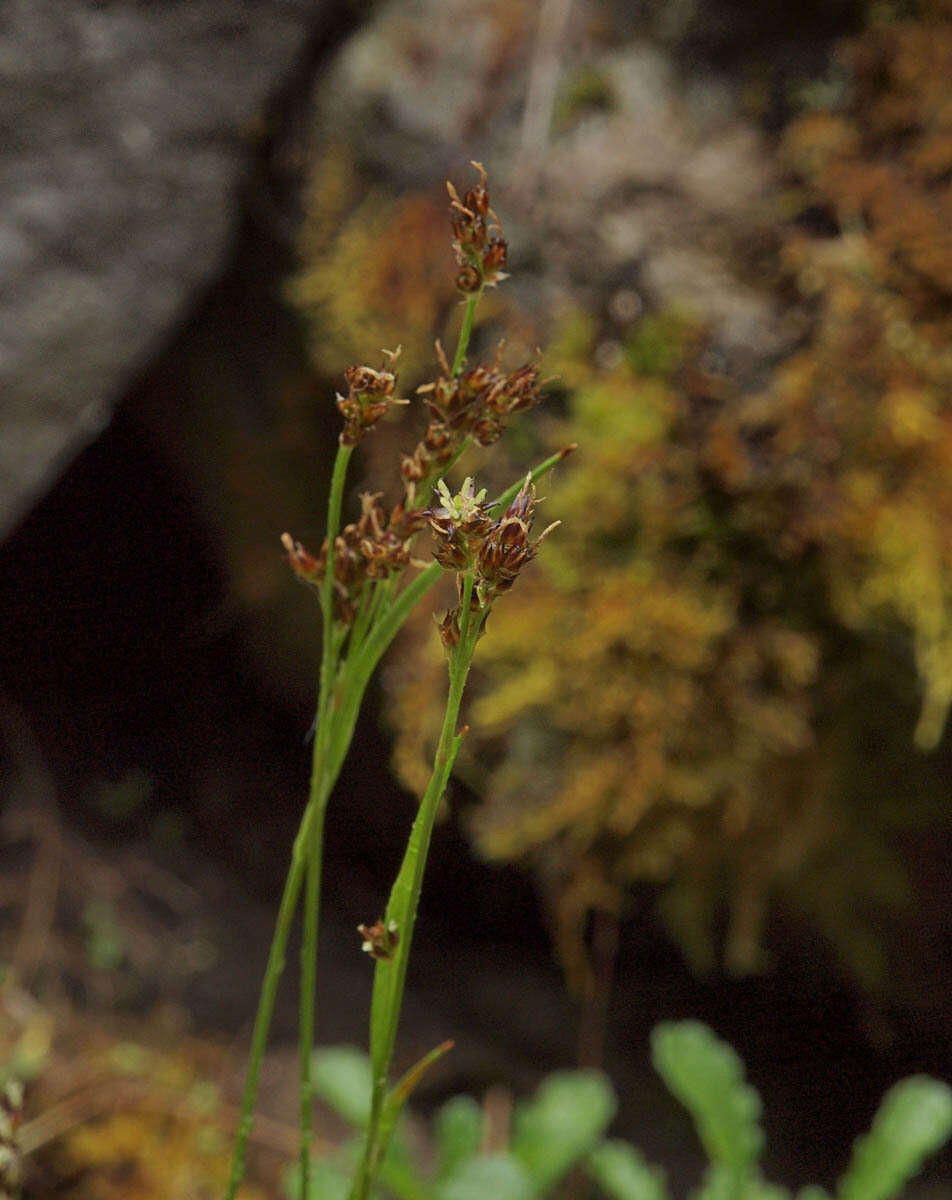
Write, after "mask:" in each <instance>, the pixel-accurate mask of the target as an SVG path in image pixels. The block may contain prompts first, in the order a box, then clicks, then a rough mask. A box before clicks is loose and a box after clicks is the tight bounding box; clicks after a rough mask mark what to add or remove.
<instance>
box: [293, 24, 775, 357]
mask: <svg viewBox="0 0 952 1200" xmlns="http://www.w3.org/2000/svg"><path fill="white" fill-rule="evenodd" d="M637 7H638V6H637V5H632V4H630V3H619V4H618V5H616V6H614V8H613V7H612V6H605V5H600V4H595V3H592V2H591V0H573V2H572V3H569V2H568V0H544V2H543V3H540V4H538V5H521V6H513V5H511V4H507V3H503V2H502V0H499V2H495V3H493V2H488V3H485V4H480V5H473V4H471V3H469V2H468V0H405V2H404V3H401V4H393V5H388V6H383V7H381V9H380V10H378V12H377V13H376V14H375V17H374V19H372V20H371V21H369V22H368V23H367V24H366V25H365V26H364V27H362V28H361V30H360V31H359V32H358V33H357V34H356V35H355V36H354V37H352V38H351V39H350V40H349V41H348V42H347V44H346V45H345V46H344V47H343V48H342V49H341V51H340V53H339V55H338V56H337V58H336V60H335V62H334V64H333V66H332V67H331V69H330V70H329V71H328V72H327V74H326V75H325V76H323V77H322V81H321V86H320V87H319V89H318V90H317V93H316V100H315V134H314V150H313V159H314V161H315V163H317V164H320V170H318V171H316V172H315V179H316V181H317V183H316V186H315V191H316V193H317V195H318V199H317V200H316V201H315V202H314V208H315V211H316V212H317V213H318V214H319V216H321V218H322V219H323V214H324V213H325V211H326V208H327V204H328V200H327V199H326V197H323V196H321V195H320V188H322V187H323V188H324V190H325V192H326V191H328V190H329V185H328V183H327V182H326V180H327V179H328V172H327V171H326V170H325V164H326V163H327V161H328V160H329V159H330V158H332V157H333V155H334V152H335V151H334V147H335V146H339V145H341V144H343V145H344V146H346V153H347V154H348V155H349V156H350V157H351V159H352V160H353V161H355V162H356V163H357V165H358V167H359V168H360V169H361V171H362V172H363V173H364V174H365V175H366V176H367V177H369V178H372V179H373V180H374V184H375V187H376V188H377V189H378V191H382V190H384V189H390V190H391V191H392V192H393V193H398V194H402V193H406V192H407V191H410V192H412V191H418V192H421V193H425V194H427V195H437V194H439V190H440V187H441V182H442V179H443V178H445V177H447V176H449V177H451V178H453V179H455V180H456V181H457V182H459V181H460V180H461V179H464V178H465V173H466V171H467V170H468V167H467V166H466V163H467V160H468V159H473V158H475V159H482V160H483V161H484V162H485V164H486V166H487V167H488V168H489V172H490V177H491V184H492V188H493V193H492V194H493V200H494V204H495V205H496V207H497V209H498V211H499V212H500V213H505V226H506V231H507V234H508V235H509V236H510V238H511V241H512V245H513V247H514V254H515V258H514V260H513V274H514V281H513V283H512V284H510V285H507V291H506V295H507V296H514V297H518V299H519V301H520V302H522V303H524V306H525V308H527V309H528V310H530V311H531V312H532V313H533V314H534V315H535V316H536V317H537V318H539V319H540V321H541V325H542V326H543V328H542V329H541V330H539V331H538V332H536V333H535V336H537V337H540V338H542V339H543V340H545V338H546V336H547V335H546V330H545V328H544V326H545V325H546V323H547V318H551V317H552V316H554V315H557V314H558V312H559V310H561V309H565V308H572V307H576V308H579V309H582V310H584V311H587V312H589V313H599V312H603V311H605V310H606V308H607V309H608V310H609V311H610V312H613V311H614V309H615V308H618V309H619V311H621V309H624V310H625V312H626V313H627V317H626V320H628V321H629V322H630V321H631V320H632V319H634V318H635V317H636V316H637V314H638V313H639V312H641V311H643V310H645V311H652V310H653V311H664V310H666V309H679V310H683V311H685V312H686V313H688V314H690V315H691V316H692V317H693V318H696V319H698V320H700V321H701V322H703V323H704V324H705V326H706V328H707V329H708V331H709V334H710V336H711V346H712V351H711V354H712V362H711V364H710V365H711V367H712V368H713V369H715V370H717V371H722V370H730V371H731V372H732V373H733V374H734V375H735V376H736V377H738V378H740V379H743V380H747V379H752V378H756V377H757V375H758V374H759V373H760V372H761V371H762V370H763V369H764V368H765V366H766V365H767V364H769V363H770V362H771V361H773V360H774V359H775V358H776V357H777V356H779V355H780V354H782V353H783V352H784V350H785V348H787V347H789V346H790V344H791V343H792V341H793V340H794V339H795V338H796V336H797V328H796V327H795V325H793V324H792V323H791V321H790V320H789V317H788V315H787V314H784V313H782V312H780V311H778V309H777V306H776V302H775V300H774V298H773V296H772V295H771V288H770V284H769V281H767V280H763V279H761V278H759V277H758V272H757V265H756V263H753V264H750V263H747V264H744V266H741V265H740V264H741V263H742V261H743V259H744V258H745V257H747V258H750V257H751V254H750V250H751V248H752V247H754V246H756V244H757V238H758V236H759V234H760V231H761V230H762V229H764V228H769V226H770V224H771V222H772V221H773V220H774V219H775V213H774V210H773V208H772V205H774V204H775V196H776V190H777V179H776V168H775V164H774V161H773V158H772V151H771V147H770V144H769V140H768V139H767V138H766V137H765V136H764V133H763V130H762V128H761V127H760V126H759V125H758V122H757V120H756V119H755V118H754V117H753V116H751V115H750V114H749V113H748V112H746V111H745V107H744V97H743V87H742V77H743V72H742V71H740V70H739V69H729V68H726V67H720V66H718V65H716V64H715V63H713V62H711V61H707V60H700V59H699V60H698V61H689V60H686V59H685V57H684V56H683V55H682V54H681V53H680V42H679V40H678V38H676V37H673V36H672V37H671V38H669V39H668V40H667V41H665V40H664V39H661V38H659V37H658V36H655V33H653V31H652V29H651V28H650V26H649V22H648V21H647V19H642V18H641V17H637V18H636V17H635V16H634V15H633V13H634V10H635V9H636V8H637ZM657 7H658V8H659V9H663V10H665V11H669V10H673V9H674V8H675V6H674V5H660V6H657ZM695 7H696V6H691V8H692V11H694V8H695ZM722 7H723V5H720V4H718V3H712V4H710V5H708V6H706V7H705V11H707V9H711V10H717V11H720V9H721V8H722ZM639 11H640V10H639ZM612 13H614V16H612ZM655 32H656V31H655ZM741 37H742V33H738V38H741ZM322 181H324V182H322ZM369 219H370V218H369V217H365V216H363V214H360V215H359V216H358V219H357V221H356V222H355V226H356V225H359V224H360V222H361V221H363V222H364V223H365V224H366V223H367V222H368V221H369ZM340 227H341V229H342V231H343V232H342V238H345V237H346V236H347V226H346V220H345V219H344V220H342V221H341V222H340ZM351 241H352V242H356V238H352V239H351ZM745 270H746V274H745ZM355 274H356V276H357V277H358V278H359V277H360V271H357V272H355ZM347 286H348V284H347V283H346V282H344V283H340V282H337V281H332V283H331V285H330V286H324V287H322V288H317V289H316V294H315V295H314V296H312V297H308V288H307V286H306V285H305V287H304V288H303V289H302V295H304V297H305V301H306V302H305V304H304V305H303V307H304V308H305V311H309V310H313V314H314V316H315V317H316V319H317V320H318V321H320V320H324V321H325V322H326V321H327V319H328V313H329V312H332V311H333V308H334V305H335V303H337V304H339V305H341V306H342V307H343V304H342V302H341V301H339V300H338V299H336V297H339V296H340V295H341V289H342V287H347ZM308 299H311V300H313V303H312V304H310V306H309V305H308V303H307V300H308ZM393 307H395V308H397V309H399V307H400V306H399V305H394V306H393ZM352 309H353V305H352V304H351V305H350V306H349V307H348V308H347V316H348V318H349V319H350V320H351V324H353V320H352V316H353V314H352V311H351V310H352ZM338 323H339V324H340V322H338ZM325 334H326V330H325V329H324V328H323V327H322V329H321V335H320V337H321V339H323V344H325V345H326V344H327V339H326V336H325ZM404 336H405V334H404ZM401 340H402V339H401ZM604 352H605V355H606V356H609V357H610V356H611V355H612V354H613V353H617V352H619V348H618V347H617V346H613V345H611V344H609V343H608V342H606V344H605V346H604ZM318 353H320V346H318ZM322 365H324V366H327V367H329V366H330V364H329V363H326V364H322Z"/></svg>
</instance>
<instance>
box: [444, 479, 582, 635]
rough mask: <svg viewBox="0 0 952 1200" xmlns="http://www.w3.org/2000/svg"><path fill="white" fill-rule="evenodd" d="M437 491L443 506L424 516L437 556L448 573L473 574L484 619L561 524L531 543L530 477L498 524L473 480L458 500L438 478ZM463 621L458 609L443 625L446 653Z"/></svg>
mask: <svg viewBox="0 0 952 1200" xmlns="http://www.w3.org/2000/svg"><path fill="white" fill-rule="evenodd" d="M438 493H439V499H440V502H439V503H438V504H437V505H435V506H434V507H433V508H430V509H427V510H426V512H425V514H424V515H425V516H426V518H427V520H428V521H429V524H430V529H431V531H432V533H433V536H434V542H435V546H434V551H433V554H434V557H435V558H436V560H437V562H438V563H439V564H440V566H442V567H443V568H445V569H446V570H448V571H456V572H462V571H469V570H473V571H474V583H475V600H476V604H477V606H478V607H479V609H480V610H482V611H483V613H484V619H485V614H486V613H488V610H489V608H490V607H491V605H492V601H493V598H494V597H495V596H496V595H498V594H499V593H501V592H506V591H508V590H509V588H511V587H512V585H513V583H514V582H515V580H516V577H517V575H518V574H519V572H520V571H521V570H522V568H523V567H524V566H526V565H527V564H528V563H530V562H532V560H533V559H534V558H535V556H536V553H537V552H538V548H539V543H540V542H541V541H542V539H543V538H544V537H545V536H546V535H547V534H549V533H550V532H551V531H552V530H553V529H555V527H556V526H557V525H558V524H559V522H558V521H556V522H554V523H553V524H552V525H550V526H549V527H548V528H547V529H545V530H544V531H543V532H542V534H541V535H540V536H539V537H537V538H535V539H534V540H533V539H532V537H531V532H532V523H533V518H534V511H535V504H536V495H535V487H534V486H533V483H532V476H531V474H530V475H527V476H526V479H525V482H524V483H523V485H522V487H521V488H520V489H519V492H518V494H517V495H516V497H515V498H514V499H513V501H512V503H511V504H510V505H509V507H508V508H507V509H506V511H505V513H503V515H502V516H501V517H499V518H498V519H497V520H494V519H493V517H492V512H491V510H492V507H493V506H492V505H491V504H490V505H487V504H486V503H485V496H486V493H485V490H483V491H480V492H476V491H475V489H474V485H473V481H472V480H471V479H467V480H466V481H465V483H464V484H463V487H462V489H461V490H460V492H459V493H458V494H457V495H456V496H452V495H450V492H449V489H448V488H447V486H446V484H445V483H444V482H443V481H442V480H440V483H439V487H438ZM459 617H460V609H459V607H457V608H455V609H451V610H450V611H449V612H448V613H446V615H445V617H444V618H443V620H442V621H441V622H440V623H439V631H440V638H441V640H442V642H443V645H444V647H445V648H446V649H447V650H452V649H453V647H454V646H456V645H457V644H458V643H459V638H460V625H459Z"/></svg>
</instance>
